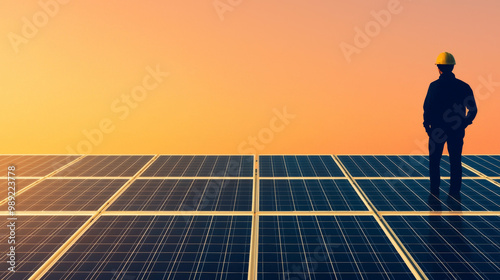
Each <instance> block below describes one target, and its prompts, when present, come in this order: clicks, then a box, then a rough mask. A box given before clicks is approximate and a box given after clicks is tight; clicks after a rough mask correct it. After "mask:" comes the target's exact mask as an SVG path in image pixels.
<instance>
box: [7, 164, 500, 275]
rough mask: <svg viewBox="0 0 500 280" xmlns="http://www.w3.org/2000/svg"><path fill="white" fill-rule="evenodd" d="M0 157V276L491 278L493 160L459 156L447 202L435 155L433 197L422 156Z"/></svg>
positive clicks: (497, 204)
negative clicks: (457, 190)
mask: <svg viewBox="0 0 500 280" xmlns="http://www.w3.org/2000/svg"><path fill="white" fill-rule="evenodd" d="M0 163H1V164H2V166H4V169H5V170H7V166H11V165H14V166H16V170H15V171H14V173H15V175H14V176H15V179H16V180H15V182H16V192H17V193H16V196H15V212H14V213H9V212H8V211H6V210H7V209H8V205H9V199H8V198H7V191H4V193H5V195H4V198H3V200H1V201H0V207H3V208H4V210H3V211H4V212H3V213H2V214H1V215H3V216H2V219H3V220H2V224H1V225H0V226H2V232H1V233H2V234H1V237H0V240H1V241H0V242H1V243H0V248H1V249H2V255H1V257H0V269H1V270H0V278H1V279H499V277H500V265H498V264H499V263H500V176H499V174H500V156H489V155H480V156H475V155H470V156H469V155H467V156H464V157H463V166H464V179H463V186H462V192H461V196H459V197H450V196H448V195H447V191H448V190H447V188H448V182H449V177H448V176H449V172H448V170H447V169H449V164H448V158H447V157H444V158H443V163H442V170H441V174H442V176H443V177H442V182H441V192H440V194H439V195H438V196H433V195H431V194H430V193H429V178H428V169H427V166H428V159H427V157H426V156H413V155H412V156H410V155H402V156H397V155H387V156H386V155H341V156H335V155H261V156H258V157H257V156H252V155H92V156H90V155H89V156H80V155H69V156H67V155H4V156H0ZM5 173H6V176H4V177H2V182H1V183H0V185H1V186H2V187H4V189H5V190H7V188H8V178H7V171H6V172H5ZM11 205H12V204H11ZM13 224H15V230H10V229H11V227H12V225H13ZM9 226H10V227H9ZM11 240H14V241H15V243H14V244H9V241H11ZM12 245H15V248H14V249H15V250H14V257H12V248H10V246H12ZM9 252H10V255H8V254H7V253H9ZM12 258H14V261H15V267H14V268H15V272H10V271H9V270H8V268H9V267H11V263H9V262H8V261H9V260H12Z"/></svg>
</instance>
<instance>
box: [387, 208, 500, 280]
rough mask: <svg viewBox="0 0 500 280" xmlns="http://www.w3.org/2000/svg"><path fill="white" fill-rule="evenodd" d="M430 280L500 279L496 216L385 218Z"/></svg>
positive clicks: (498, 219) (498, 220)
mask: <svg viewBox="0 0 500 280" xmlns="http://www.w3.org/2000/svg"><path fill="white" fill-rule="evenodd" d="M385 220H386V221H387V222H388V224H389V225H390V227H391V228H392V229H393V231H394V232H395V233H396V235H397V236H398V238H399V239H400V240H401V242H402V243H403V245H404V246H405V247H406V248H407V249H408V251H409V252H410V254H411V255H412V256H413V258H414V259H415V260H416V262H417V263H418V264H419V266H420V267H421V268H422V269H423V271H424V273H425V274H426V276H427V277H428V278H429V279H499V277H500V265H499V264H500V244H499V242H498V240H500V217H499V216H484V217H480V216H385Z"/></svg>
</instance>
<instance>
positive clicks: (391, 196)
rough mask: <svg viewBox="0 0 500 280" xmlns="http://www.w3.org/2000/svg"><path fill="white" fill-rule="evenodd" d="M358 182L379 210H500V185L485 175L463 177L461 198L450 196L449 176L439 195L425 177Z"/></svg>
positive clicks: (444, 181)
mask: <svg viewBox="0 0 500 280" xmlns="http://www.w3.org/2000/svg"><path fill="white" fill-rule="evenodd" d="M356 182H357V183H358V185H359V186H360V187H361V189H362V190H363V192H364V193H365V194H366V195H367V196H368V198H369V200H370V201H371V202H372V203H373V205H374V206H375V208H376V209H377V210H378V211H500V188H499V187H498V186H496V185H494V184H493V183H491V182H489V181H488V180H486V179H478V180H475V179H464V180H463V183H462V190H461V195H460V197H458V198H453V197H450V196H448V185H449V183H448V180H442V181H441V191H440V195H439V198H438V199H436V198H435V197H434V196H431V195H430V190H429V180H426V179H418V180H413V179H403V180H399V179H391V180H381V179H377V180H369V179H357V180H356Z"/></svg>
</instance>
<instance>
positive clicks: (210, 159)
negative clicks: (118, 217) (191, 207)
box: [141, 155, 253, 177]
mask: <svg viewBox="0 0 500 280" xmlns="http://www.w3.org/2000/svg"><path fill="white" fill-rule="evenodd" d="M141 176H142V177H253V156H176V155H172V156H166V155H165V156H160V157H158V158H157V159H156V160H155V161H154V162H153V163H152V164H151V166H150V167H149V168H148V169H146V171H144V173H143V174H142V175H141Z"/></svg>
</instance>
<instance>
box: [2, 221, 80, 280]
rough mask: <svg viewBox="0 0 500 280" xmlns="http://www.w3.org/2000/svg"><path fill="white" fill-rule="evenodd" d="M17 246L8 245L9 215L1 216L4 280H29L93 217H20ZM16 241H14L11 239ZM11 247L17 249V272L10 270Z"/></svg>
mask: <svg viewBox="0 0 500 280" xmlns="http://www.w3.org/2000/svg"><path fill="white" fill-rule="evenodd" d="M16 218H17V220H15V221H14V223H15V234H14V235H13V236H14V237H15V238H14V241H15V243H11V244H9V243H7V241H8V240H9V239H8V237H9V236H10V234H9V232H8V231H6V230H4V229H7V224H10V221H7V216H1V221H2V222H1V223H0V225H1V227H2V236H1V237H0V250H1V251H2V254H1V255H0V279H4V280H7V279H9V280H10V279H12V280H25V279H29V278H30V277H31V275H33V273H34V272H35V271H36V270H37V269H38V268H39V267H41V266H42V265H43V263H44V262H45V261H47V260H48V259H49V258H50V257H51V256H52V254H53V253H54V252H56V251H57V249H58V248H59V247H60V246H61V245H62V244H63V243H64V242H65V241H66V240H67V239H68V238H70V237H71V235H72V234H73V233H75V232H76V231H77V230H78V228H80V227H81V226H82V225H83V224H84V223H85V221H87V220H88V219H89V218H90V217H89V216H16ZM10 240H12V239H10ZM10 246H14V247H15V250H14V251H13V252H14V258H15V259H14V260H15V268H14V270H15V272H10V271H9V270H7V268H8V267H10V264H9V263H7V260H8V259H9V260H10V256H7V253H10Z"/></svg>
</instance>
